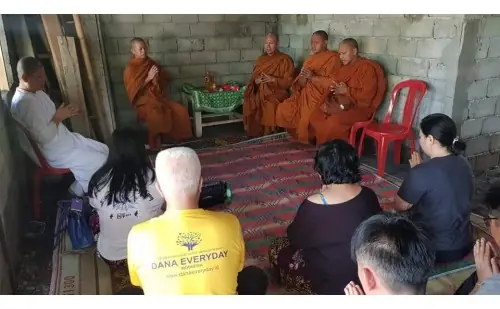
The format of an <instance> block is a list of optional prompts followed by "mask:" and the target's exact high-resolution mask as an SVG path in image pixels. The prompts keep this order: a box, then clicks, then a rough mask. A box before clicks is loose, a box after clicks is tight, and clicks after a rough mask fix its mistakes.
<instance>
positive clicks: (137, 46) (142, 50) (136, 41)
mask: <svg viewBox="0 0 500 309" xmlns="http://www.w3.org/2000/svg"><path fill="white" fill-rule="evenodd" d="M130 52H131V53H132V55H134V57H136V58H146V57H147V55H148V47H147V44H146V41H145V40H144V39H143V38H133V39H132V40H130Z"/></svg>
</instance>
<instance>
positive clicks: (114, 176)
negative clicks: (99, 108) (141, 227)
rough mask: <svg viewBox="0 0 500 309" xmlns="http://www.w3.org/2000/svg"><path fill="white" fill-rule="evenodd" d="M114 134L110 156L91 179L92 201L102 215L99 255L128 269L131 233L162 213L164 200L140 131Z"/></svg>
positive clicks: (125, 131) (90, 199) (90, 191)
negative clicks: (128, 247)
mask: <svg viewBox="0 0 500 309" xmlns="http://www.w3.org/2000/svg"><path fill="white" fill-rule="evenodd" d="M112 138H113V139H112V145H111V147H110V153H109V156H108V160H107V161H106V163H104V165H103V166H102V167H101V168H100V169H99V170H97V172H96V173H95V174H94V176H92V179H91V180H90V184H89V201H90V206H92V208H94V209H95V210H96V211H97V214H98V215H99V229H100V233H99V238H98V240H97V251H98V253H99V255H100V256H101V258H103V260H104V261H105V262H106V263H107V264H108V265H109V266H110V268H112V270H114V269H115V268H124V269H125V270H126V269H127V237H128V233H129V232H130V230H131V229H132V227H133V226H134V225H136V224H139V223H141V222H144V221H147V220H149V219H151V218H154V217H157V216H159V215H161V214H162V213H163V210H162V207H163V205H164V204H165V200H164V199H163V197H162V196H161V194H160V192H159V191H158V189H157V185H156V176H155V171H154V168H153V165H152V163H151V161H150V159H149V157H148V155H147V154H146V150H145V149H144V145H143V143H142V142H141V140H142V139H141V136H140V135H139V133H138V132H137V131H136V130H134V129H116V130H115V131H114V132H113V136H112Z"/></svg>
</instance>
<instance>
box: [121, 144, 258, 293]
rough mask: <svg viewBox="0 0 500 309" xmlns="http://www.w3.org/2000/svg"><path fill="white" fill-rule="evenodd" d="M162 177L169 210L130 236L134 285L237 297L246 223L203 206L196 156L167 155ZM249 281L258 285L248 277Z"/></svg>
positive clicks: (160, 163)
mask: <svg viewBox="0 0 500 309" xmlns="http://www.w3.org/2000/svg"><path fill="white" fill-rule="evenodd" d="M156 175H157V179H158V187H159V190H160V193H161V194H162V195H163V197H164V198H165V200H166V203H167V210H166V211H165V213H164V214H163V215H161V216H159V217H157V218H154V219H151V220H149V221H146V222H143V223H140V224H138V225H136V226H134V227H133V228H132V230H131V231H130V233H129V236H128V248H127V250H128V254H127V257H128V267H129V273H130V280H131V282H132V284H133V285H135V286H140V287H142V289H143V290H144V294H145V295H151V294H152V295H154V294H156V295H158V294H190V295H192V294H208V295H210V294H215V295H231V294H236V293H237V286H238V285H239V284H240V282H238V273H239V272H240V271H242V270H243V269H244V268H243V266H244V262H245V243H244V241H243V235H242V231H241V226H240V222H239V221H238V219H237V218H236V216H234V215H232V214H230V213H226V212H214V211H209V210H204V209H201V208H199V207H198V201H199V197H200V191H201V188H202V184H203V179H202V177H201V165H200V160H199V158H198V156H197V154H196V152H195V151H194V150H192V149H190V148H186V147H174V148H169V149H167V150H163V151H161V152H160V153H158V155H157V157H156ZM248 277H250V280H254V278H253V276H247V275H245V276H243V278H246V279H249V278H248ZM257 280H258V279H257Z"/></svg>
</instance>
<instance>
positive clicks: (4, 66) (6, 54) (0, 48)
mask: <svg viewBox="0 0 500 309" xmlns="http://www.w3.org/2000/svg"><path fill="white" fill-rule="evenodd" d="M4 18H5V16H4V15H0V54H1V56H0V75H1V76H0V84H1V88H2V89H1V90H10V88H11V87H12V85H14V83H15V80H14V77H15V74H14V70H15V64H14V65H13V63H12V61H13V60H12V59H11V53H10V50H9V47H10V48H12V46H11V42H9V40H8V39H7V29H6V27H5V25H4ZM4 88H5V89H4Z"/></svg>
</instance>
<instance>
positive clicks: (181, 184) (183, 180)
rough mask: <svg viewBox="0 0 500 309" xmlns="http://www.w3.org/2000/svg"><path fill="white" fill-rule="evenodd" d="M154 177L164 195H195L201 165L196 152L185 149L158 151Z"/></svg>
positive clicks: (176, 148) (197, 188)
mask: <svg viewBox="0 0 500 309" xmlns="http://www.w3.org/2000/svg"><path fill="white" fill-rule="evenodd" d="M155 168H156V177H157V179H158V185H159V186H160V188H161V191H162V192H163V194H164V195H168V196H173V195H178V194H185V195H195V194H197V193H198V190H199V185H200V179H201V164H200V159H199V158H198V155H197V154H196V152H195V151H194V150H193V149H191V148H187V147H174V148H169V149H166V150H163V151H160V152H159V153H158V155H157V156H156V164H155Z"/></svg>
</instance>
